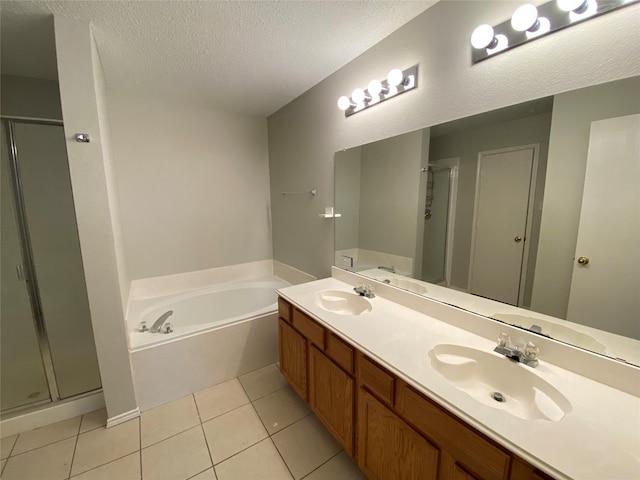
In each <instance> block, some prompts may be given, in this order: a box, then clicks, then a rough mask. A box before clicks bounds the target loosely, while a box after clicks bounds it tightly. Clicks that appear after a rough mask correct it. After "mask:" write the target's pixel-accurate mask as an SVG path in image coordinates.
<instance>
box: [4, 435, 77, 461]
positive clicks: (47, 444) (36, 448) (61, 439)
mask: <svg viewBox="0 0 640 480" xmlns="http://www.w3.org/2000/svg"><path fill="white" fill-rule="evenodd" d="M77 436H78V434H77V433H76V434H74V435H69V436H68V437H64V438H60V439H59V440H56V441H54V442H51V443H46V444H44V445H40V446H39V447H35V448H32V449H30V450H25V451H24V452H20V453H16V454H15V455H13V451H14V450H15V447H14V448H12V449H11V452H12V455H10V456H9V457H7V458H6V460H9V458H12V457H13V458H15V457H19V456H20V455H24V454H25V453H31V452H34V451H36V450H38V449H40V448H44V447H50V446H51V445H54V444H56V443H59V442H64V441H65V440H69V439H70V438H73V437H77ZM16 443H17V441H16Z"/></svg>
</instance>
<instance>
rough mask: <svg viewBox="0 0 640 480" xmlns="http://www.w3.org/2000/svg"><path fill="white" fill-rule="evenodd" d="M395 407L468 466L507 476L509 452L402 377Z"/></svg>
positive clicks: (484, 475)
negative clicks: (425, 395) (450, 413)
mask: <svg viewBox="0 0 640 480" xmlns="http://www.w3.org/2000/svg"><path fill="white" fill-rule="evenodd" d="M396 410H397V411H398V412H399V413H400V415H402V416H403V417H404V418H405V419H406V420H407V421H409V422H410V423H411V424H412V425H414V426H415V427H416V428H417V429H418V430H419V431H421V432H422V433H423V434H424V435H426V436H427V437H429V438H430V439H431V440H432V441H433V442H434V443H435V444H437V445H439V446H440V447H441V448H442V449H443V450H446V451H447V452H448V453H449V454H450V455H451V456H452V457H454V458H455V460H456V463H459V464H460V465H462V466H464V467H465V469H468V470H470V471H471V472H474V473H475V474H476V475H479V476H480V477H481V478H483V479H487V480H494V479H495V480H502V479H504V478H507V475H508V473H509V463H510V461H511V456H510V455H509V454H507V453H506V452H504V451H503V450H502V449H500V448H498V447H497V446H496V445H494V444H493V443H492V442H490V441H489V440H487V439H486V438H484V437H483V436H482V435H481V434H479V433H477V432H476V431H474V430H473V429H472V428H471V427H469V426H467V425H466V424H464V423H462V422H460V421H459V420H457V419H455V418H454V417H452V416H451V415H449V414H448V413H446V412H445V411H444V410H443V409H442V408H441V407H439V406H437V405H436V404H435V403H433V402H432V401H431V400H428V399H427V398H425V397H423V396H422V395H421V394H420V393H418V392H417V391H415V390H414V389H413V388H411V387H410V386H409V385H407V384H406V383H405V382H403V381H402V380H398V382H397V389H396Z"/></svg>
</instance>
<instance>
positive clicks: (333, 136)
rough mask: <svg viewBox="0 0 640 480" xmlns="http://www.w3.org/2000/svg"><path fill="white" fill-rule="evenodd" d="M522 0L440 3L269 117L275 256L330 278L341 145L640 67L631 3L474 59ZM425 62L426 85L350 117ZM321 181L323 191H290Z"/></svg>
mask: <svg viewBox="0 0 640 480" xmlns="http://www.w3.org/2000/svg"><path fill="white" fill-rule="evenodd" d="M520 3H521V2H518V1H482V2H479V1H454V0H445V1H442V2H439V3H437V4H436V5H435V6H433V7H431V8H430V9H428V10H427V11H426V12H425V13H423V14H422V15H420V16H418V17H417V18H416V19H414V20H413V21H411V22H410V23H408V24H407V25H405V26H404V27H402V28H400V29H399V30H397V31H396V32H394V33H393V34H392V35H390V36H389V37H387V38H386V39H384V40H383V41H382V42H380V43H379V44H378V45H376V46H374V47H373V48H371V49H370V50H368V51H367V52H365V53H364V54H363V55H361V56H360V57H358V58H357V59H355V60H354V61H352V62H351V63H349V64H347V65H346V66H344V67H343V68H341V69H340V70H338V71H337V72H335V73H334V74H332V75H331V76H329V77H328V78H327V79H325V80H324V81H322V82H321V83H319V84H318V85H316V86H315V87H313V88H312V89H311V90H309V91H307V92H306V93H305V94H303V95H301V96H300V97H298V98H297V99H296V100H294V101H293V102H291V103H290V104H289V105H287V106H285V107H283V108H282V109H281V110H279V111H278V112H276V113H275V114H273V115H272V116H270V117H269V162H270V175H271V202H272V217H273V219H272V223H273V250H274V258H275V259H277V260H279V261H281V262H283V263H286V264H289V265H292V266H294V267H296V268H298V269H301V270H304V271H306V272H309V273H311V274H313V275H316V276H318V277H323V276H328V275H330V266H331V264H332V261H333V223H332V222H331V221H325V220H324V219H321V218H319V217H318V213H320V212H321V211H322V209H323V208H324V207H325V206H327V205H331V204H332V203H333V155H334V152H336V151H338V150H342V149H344V148H349V147H352V146H357V145H361V144H365V143H369V142H372V141H375V140H379V139H382V138H386V137H389V136H393V135H398V134H401V133H405V132H408V131H413V130H416V129H418V128H422V127H426V126H430V125H436V124H439V123H442V122H445V121H449V120H453V119H456V118H462V117H466V116H469V115H473V114H476V113H479V112H483V111H488V110H493V109H496V108H500V107H504V106H507V105H512V104H515V103H520V102H523V101H526V100H531V99H535V98H540V97H545V96H549V95H554V94H557V93H560V92H564V91H569V90H573V89H576V88H581V87H585V86H588V85H594V84H599V83H603V82H606V81H610V80H614V79H619V78H625V77H630V76H633V75H638V74H640V56H639V55H638V54H637V20H636V19H637V18H638V14H639V13H640V5H631V6H629V7H626V8H624V9H622V10H619V11H614V12H611V13H608V14H606V15H603V16H602V17H599V18H596V19H593V20H591V21H588V22H584V23H581V24H578V25H574V26H573V27H571V28H568V29H564V30H562V31H560V32H557V33H554V34H553V35H550V36H548V37H544V38H541V39H538V40H536V41H535V42H531V43H529V44H526V45H523V46H521V47H518V48H516V49H514V50H512V51H509V52H506V53H503V54H501V55H498V56H496V57H495V58H491V59H488V60H486V61H484V62H481V63H478V64H476V65H471V60H470V58H471V46H470V43H469V38H470V35H471V32H472V31H473V29H474V28H475V27H476V26H477V25H478V24H480V23H489V24H498V23H500V22H503V21H504V20H506V19H508V18H509V17H510V16H511V14H512V13H513V11H514V10H515V8H517V6H518V5H520ZM416 63H417V64H418V65H419V70H420V73H419V81H418V88H417V89H415V90H412V91H410V92H407V93H405V94H403V95H402V96H400V97H398V98H395V99H392V100H389V101H387V102H384V103H382V104H380V105H377V106H375V107H374V108H371V109H368V110H366V111H364V112H360V113H358V114H356V115H353V116H351V117H348V118H345V117H344V114H343V112H341V111H340V110H339V109H338V108H337V106H336V101H337V99H338V97H340V96H341V95H345V94H348V92H350V91H351V90H352V89H353V88H355V87H365V86H366V85H367V83H368V82H369V81H370V80H371V79H372V78H378V79H382V78H384V77H385V76H386V73H387V72H388V71H389V70H390V69H391V68H394V67H398V68H406V67H409V66H411V65H413V64H416ZM310 188H317V190H318V195H317V196H316V197H313V198H311V197H304V198H300V197H283V196H280V195H278V192H279V191H281V190H306V189H310Z"/></svg>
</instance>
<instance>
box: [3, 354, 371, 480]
mask: <svg viewBox="0 0 640 480" xmlns="http://www.w3.org/2000/svg"><path fill="white" fill-rule="evenodd" d="M105 423H106V412H105V410H104V409H102V410H98V411H96V412H92V413H89V414H86V415H83V416H82V417H76V418H72V419H70V420H65V421H64V422H59V423H56V424H54V425H49V426H47V427H42V428H38V429H36V430H32V431H29V432H25V433H21V434H20V435H14V436H12V437H7V438H3V439H2V442H1V444H0V452H1V453H2V463H1V464H0V469H1V474H0V477H1V478H2V480H64V479H68V478H72V479H74V480H116V479H117V480H129V479H138V480H139V479H144V480H155V479H166V480H187V479H192V480H253V479H259V480H271V479H274V480H276V479H278V480H279V479H288V480H290V479H296V480H299V479H303V478H304V479H306V480H329V479H330V480H342V479H344V480H349V479H364V478H365V477H364V475H363V474H362V473H361V472H360V471H359V470H358V468H357V466H356V465H355V463H354V462H353V460H351V459H350V458H349V457H348V456H347V454H346V453H344V451H342V449H341V448H340V447H339V446H338V444H337V443H336V442H335V441H334V440H333V438H332V437H331V435H330V434H329V433H328V432H327V430H326V429H325V428H324V427H323V426H322V424H321V423H320V421H318V419H317V418H316V417H315V416H314V415H313V414H312V413H311V412H310V410H309V408H308V407H307V405H306V404H305V403H304V402H303V401H302V400H301V399H300V398H299V397H298V396H297V395H296V394H295V393H294V392H293V390H291V388H290V387H289V386H288V384H287V382H286V380H285V379H284V378H283V377H282V375H281V374H280V371H279V370H278V367H277V366H276V365H269V366H267V367H265V368H262V369H260V370H256V371H255V372H251V373H248V374H246V375H243V376H241V377H239V378H234V379H233V380H230V381H228V382H225V383H221V384H219V385H215V386H213V387H210V388H208V389H206V390H203V391H201V392H197V393H196V394H194V395H189V396H187V397H184V398H181V399H178V400H176V401H174V402H171V403H168V404H165V405H161V406H159V407H156V408H154V409H152V410H148V411H146V412H143V413H142V415H141V416H140V418H138V419H135V420H130V421H128V422H126V423H123V424H121V425H118V426H115V427H112V428H110V429H108V430H107V429H106V428H105V427H104V425H105Z"/></svg>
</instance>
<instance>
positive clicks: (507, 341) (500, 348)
mask: <svg viewBox="0 0 640 480" xmlns="http://www.w3.org/2000/svg"><path fill="white" fill-rule="evenodd" d="M493 351H494V352H498V353H500V354H502V355H504V356H505V357H507V358H509V359H511V360H515V361H516V362H520V363H524V364H525V365H527V366H529V367H531V368H536V367H537V366H538V354H539V353H540V349H539V348H538V347H537V346H536V345H535V344H534V343H533V342H527V343H526V344H525V346H524V349H523V350H520V347H519V346H518V345H516V344H512V343H511V338H509V335H507V334H506V333H501V334H500V335H499V336H498V345H497V346H496V348H494V349H493Z"/></svg>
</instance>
